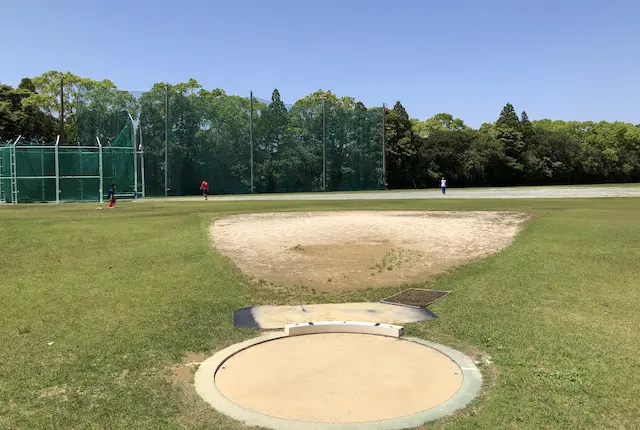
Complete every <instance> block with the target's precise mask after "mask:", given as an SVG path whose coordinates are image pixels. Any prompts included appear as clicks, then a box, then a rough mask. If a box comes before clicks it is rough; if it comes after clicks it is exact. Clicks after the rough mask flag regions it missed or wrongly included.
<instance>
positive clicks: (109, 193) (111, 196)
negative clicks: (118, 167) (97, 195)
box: [107, 184, 116, 209]
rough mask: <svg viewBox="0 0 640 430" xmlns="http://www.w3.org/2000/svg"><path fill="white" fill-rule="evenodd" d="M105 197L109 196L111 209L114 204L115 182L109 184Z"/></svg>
mask: <svg viewBox="0 0 640 430" xmlns="http://www.w3.org/2000/svg"><path fill="white" fill-rule="evenodd" d="M107 197H109V209H113V208H114V207H115V205H116V184H111V187H110V188H109V191H107Z"/></svg>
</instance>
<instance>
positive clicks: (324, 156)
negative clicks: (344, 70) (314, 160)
mask: <svg viewBox="0 0 640 430" xmlns="http://www.w3.org/2000/svg"><path fill="white" fill-rule="evenodd" d="M325 101H326V99H325V98H322V190H323V191H327V118H326V109H325V104H326V103H325Z"/></svg>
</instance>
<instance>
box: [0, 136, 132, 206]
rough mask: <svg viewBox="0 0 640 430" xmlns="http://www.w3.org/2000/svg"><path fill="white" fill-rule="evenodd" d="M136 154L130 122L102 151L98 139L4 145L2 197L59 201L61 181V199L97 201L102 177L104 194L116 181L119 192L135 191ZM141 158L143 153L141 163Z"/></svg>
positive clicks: (0, 173)
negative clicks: (76, 142)
mask: <svg viewBox="0 0 640 430" xmlns="http://www.w3.org/2000/svg"><path fill="white" fill-rule="evenodd" d="M56 153H57V163H56ZM12 155H13V162H14V163H13V164H14V167H13V168H12V167H11V165H12ZM133 156H134V151H133V146H132V144H131V131H130V128H129V127H128V126H126V127H125V128H124V129H122V131H121V132H120V134H119V135H118V136H117V137H116V138H115V139H114V140H113V142H110V143H109V145H108V146H104V147H103V148H102V151H100V147H99V146H98V145H97V143H96V146H93V147H90V146H59V147H58V148H57V150H56V148H55V143H49V144H45V145H32V144H29V143H28V142H20V143H19V144H17V145H15V146H13V145H8V146H3V147H1V148H0V178H1V180H0V185H1V188H0V199H1V200H3V201H6V202H9V203H12V202H13V201H14V196H16V195H17V200H16V202H18V203H23V202H48V201H49V202H50V201H56V183H58V184H59V192H60V193H59V200H61V201H87V200H91V201H96V200H99V199H100V190H101V178H102V196H103V197H104V196H105V195H106V193H107V190H108V187H109V186H111V184H112V183H115V184H116V187H117V195H120V196H133V194H134V191H135V186H134V183H135V175H134V160H133ZM101 163H102V169H100V165H101ZM141 163H142V158H141V155H140V154H138V164H140V165H141ZM56 164H57V169H56ZM140 175H141V169H140ZM140 179H141V176H140ZM14 183H15V191H16V192H15V193H14V192H13V190H14ZM139 189H140V186H139Z"/></svg>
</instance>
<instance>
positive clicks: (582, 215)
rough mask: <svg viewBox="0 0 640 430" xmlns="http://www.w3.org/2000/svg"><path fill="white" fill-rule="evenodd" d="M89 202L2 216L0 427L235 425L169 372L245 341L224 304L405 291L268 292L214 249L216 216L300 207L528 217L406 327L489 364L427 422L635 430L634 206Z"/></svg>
mask: <svg viewBox="0 0 640 430" xmlns="http://www.w3.org/2000/svg"><path fill="white" fill-rule="evenodd" d="M96 206H97V204H80V205H60V206H57V207H55V206H40V205H32V206H28V205H25V206H17V207H10V206H1V207H0V252H1V253H2V254H1V259H0V261H1V264H0V428H1V429H45V428H46V429H134V428H135V429H178V428H184V429H240V428H244V427H243V425H242V424H239V423H236V422H233V421H230V420H229V419H227V418H225V417H224V416H221V415H219V414H217V413H216V412H215V411H213V410H212V409H210V408H209V407H208V406H207V405H206V404H204V402H202V401H200V399H199V398H198V397H197V395H196V394H195V393H194V392H193V391H192V390H189V389H188V387H187V386H185V385H184V384H180V383H179V382H176V381H174V379H172V377H171V374H172V368H173V367H174V366H176V365H177V364H179V363H181V362H182V361H183V359H184V356H185V354H186V353H188V352H204V353H208V352H210V351H213V350H216V349H220V348H223V347H225V346H228V345H230V344H232V343H236V342H238V341H240V340H242V339H246V338H248V337H251V336H254V335H255V334H256V333H255V332H254V331H251V330H238V329H234V328H233V325H232V311H233V310H234V309H238V308H240V307H244V306H247V305H250V304H264V303H279V304H286V303H296V302H297V303H299V301H300V300H305V301H308V302H321V301H325V302H326V301H342V300H350V301H355V300H363V299H365V300H369V299H371V300H378V299H381V298H383V297H385V296H388V295H389V293H391V292H394V291H399V290H400V289H402V286H397V287H393V288H386V289H384V290H378V291H375V290H367V291H361V292H358V293H349V294H344V295H342V296H341V297H339V296H329V295H317V296H316V295H314V293H313V292H312V291H307V290H295V291H289V292H280V293H278V295H273V294H271V293H270V292H269V291H268V290H266V287H262V286H260V285H256V284H255V283H252V282H249V281H247V280H246V279H243V277H242V276H241V274H240V273H239V272H238V271H237V270H236V269H234V267H233V266H232V265H231V264H230V263H229V262H228V261H227V260H226V259H224V258H222V257H221V256H220V255H218V254H217V253H216V252H215V251H214V250H213V249H212V248H211V246H210V243H209V240H208V236H207V231H206V230H207V228H208V226H209V224H210V223H211V222H212V220H213V219H215V218H216V217H218V216H220V215H223V214H225V213H230V212H247V211H250V212H254V211H267V210H269V211H271V210H303V209H304V210H308V209H312V210H324V209H331V210H340V209H429V210H517V211H525V212H529V213H532V214H534V215H535V218H534V219H533V220H532V221H531V222H530V223H529V224H528V225H527V227H526V229H525V230H524V231H523V232H522V233H521V234H520V235H519V236H518V237H517V238H516V240H515V242H514V243H513V244H512V245H511V246H509V247H508V248H507V249H505V250H504V251H503V252H501V253H500V254H498V255H495V256H492V257H490V258H488V259H486V260H482V261H477V262H474V263H472V264H470V265H467V266H464V267H462V268H460V269H458V270H457V271H455V272H454V273H452V274H448V275H444V276H441V277H440V278H438V279H436V280H434V281H432V282H429V285H430V287H433V288H438V289H445V290H452V291H453V294H452V295H450V296H449V297H447V298H445V299H443V300H441V301H439V302H438V303H436V304H435V305H434V306H432V310H434V312H435V313H436V314H437V315H438V316H439V319H437V320H432V321H426V322H423V323H417V324H410V325H408V326H407V332H408V334H409V335H414V336H419V337H422V338H425V339H428V340H432V341H435V342H440V343H444V344H447V345H449V346H452V347H455V348H459V349H461V350H463V351H465V352H467V353H468V354H471V355H473V356H478V355H483V356H489V357H490V361H491V364H484V365H483V366H482V369H483V372H484V375H485V378H486V379H485V384H484V390H483V393H482V395H481V396H480V397H479V398H478V399H477V401H476V402H475V403H474V404H473V405H472V406H471V407H470V408H468V409H467V410H465V411H464V412H462V413H460V414H458V415H457V416H455V417H451V418H448V419H446V420H443V421H440V422H437V423H435V424H434V425H433V426H430V427H429V428H447V429H520V428H522V429H525V428H526V429H540V428H548V429H578V428H580V429H622V428H629V429H631V428H640V402H639V401H638V398H640V372H639V371H640V354H638V352H639V351H640V330H639V329H638V327H639V325H640V312H639V311H638V310H639V309H640V247H639V246H638V238H640V199H630V198H627V199H584V200H560V199H549V200H528V199H524V200H474V199H470V200H446V201H445V200H422V201H386V202H385V201H340V202H328V201H316V202H234V203H214V202H188V203H185V202H169V203H163V202H161V201H158V202H148V203H144V204H140V203H121V204H120V205H119V207H118V208H117V209H116V210H113V211H108V210H102V211H100V210H96ZM390 395H393V394H392V393H390Z"/></svg>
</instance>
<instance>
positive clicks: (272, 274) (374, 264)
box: [210, 211, 527, 291]
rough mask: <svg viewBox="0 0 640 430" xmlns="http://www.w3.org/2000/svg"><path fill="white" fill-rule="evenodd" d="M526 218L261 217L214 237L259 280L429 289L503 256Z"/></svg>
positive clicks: (229, 221)
mask: <svg viewBox="0 0 640 430" xmlns="http://www.w3.org/2000/svg"><path fill="white" fill-rule="evenodd" d="M526 219H527V215H525V214H522V213H514V212H418V211H377V212H374V211H349V212H295V213H259V214H244V215H236V216H231V217H227V218H223V219H220V220H218V221H216V222H215V223H214V224H213V225H212V226H211V229H210V235H211V239H212V241H213V244H214V246H215V247H216V249H218V250H219V251H220V252H222V253H223V254H225V255H227V256H228V257H230V258H231V259H232V260H233V261H234V262H235V263H236V264H237V265H238V267H239V268H240V269H241V270H243V271H244V272H245V273H247V274H248V275H251V276H253V277H254V278H257V279H262V280H264V281H267V282H271V283H274V284H278V285H285V286H286V285H288V286H292V285H304V286H307V287H312V288H315V289H317V290H319V291H343V290H354V289H360V288H367V287H375V286H382V285H389V284H401V283H411V282H421V281H424V280H426V279H428V278H430V277H433V276H434V275H437V274H439V273H441V272H443V271H445V270H447V269H449V268H451V267H455V266H457V265H460V264H463V263H467V262H470V261H472V260H474V259H477V258H481V257H485V256H487V255H490V254H492V253H495V252H498V251H500V250H502V249H503V248H504V247H506V246H507V245H508V244H509V243H511V241H512V240H513V238H514V237H515V235H516V234H517V233H518V231H519V230H520V228H521V227H522V224H523V222H524V221H525V220H526Z"/></svg>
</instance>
